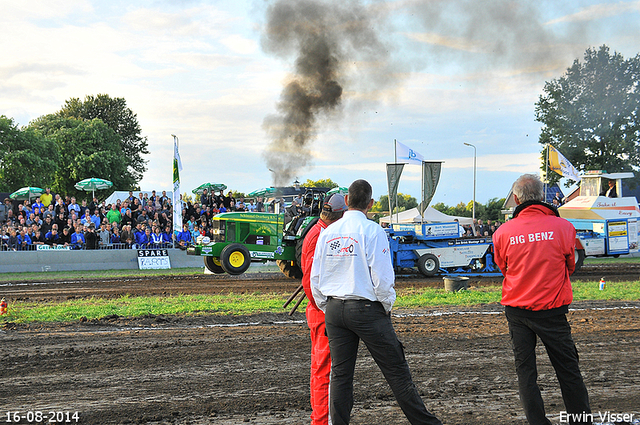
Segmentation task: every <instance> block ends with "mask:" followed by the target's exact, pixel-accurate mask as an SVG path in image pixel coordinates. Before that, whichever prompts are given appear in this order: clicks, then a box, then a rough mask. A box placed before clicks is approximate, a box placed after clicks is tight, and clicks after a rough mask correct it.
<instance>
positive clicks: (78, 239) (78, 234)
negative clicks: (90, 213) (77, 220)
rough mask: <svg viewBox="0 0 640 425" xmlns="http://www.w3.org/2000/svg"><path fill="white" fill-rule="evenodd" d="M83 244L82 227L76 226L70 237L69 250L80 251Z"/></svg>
mask: <svg viewBox="0 0 640 425" xmlns="http://www.w3.org/2000/svg"><path fill="white" fill-rule="evenodd" d="M84 244H85V239H84V235H83V234H82V225H78V227H76V231H75V233H74V234H73V235H71V241H70V245H71V249H82V247H83V246H84Z"/></svg>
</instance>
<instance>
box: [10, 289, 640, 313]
mask: <svg viewBox="0 0 640 425" xmlns="http://www.w3.org/2000/svg"><path fill="white" fill-rule="evenodd" d="M573 288H574V300H576V301H579V300H622V301H638V300H640V285H639V284H638V282H637V281H634V282H611V283H608V284H607V287H606V288H605V290H604V291H600V290H599V287H598V281H588V282H583V281H576V282H573ZM500 295H501V287H500V286H497V285H496V286H489V287H480V288H472V289H471V290H468V291H460V292H455V293H452V292H446V291H445V290H444V289H432V288H427V289H424V288H422V289H401V290H398V299H397V301H396V303H395V305H394V308H395V309H402V308H419V307H434V306H448V305H456V306H465V305H477V304H489V303H497V302H499V301H500ZM285 299H286V296H284V295H282V294H263V293H253V294H226V295H179V296H168V297H131V296H123V297H120V298H117V299H102V298H91V299H82V300H69V301H64V302H56V303H33V302H15V303H13V304H12V305H11V306H10V307H9V313H8V314H7V315H5V316H1V318H0V323H2V322H16V323H30V322H67V321H75V320H80V319H82V320H84V319H87V320H91V319H95V318H101V317H105V316H110V315H118V316H124V317H136V316H144V315H149V314H153V315H161V314H185V315H199V314H219V315H243V314H255V313H264V312H272V313H282V312H284V311H288V309H287V310H284V309H283V308H282V305H283V303H284V301H285ZM305 306H306V301H305V302H303V303H302V305H301V306H300V307H299V310H298V311H301V312H302V311H304V307H305Z"/></svg>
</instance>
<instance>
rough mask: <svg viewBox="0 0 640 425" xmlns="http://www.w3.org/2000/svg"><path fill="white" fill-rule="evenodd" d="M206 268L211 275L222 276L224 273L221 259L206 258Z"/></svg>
mask: <svg viewBox="0 0 640 425" xmlns="http://www.w3.org/2000/svg"><path fill="white" fill-rule="evenodd" d="M204 266H205V267H206V268H207V270H209V271H210V272H211V273H215V274H222V273H224V269H223V268H222V264H221V263H220V259H219V258H217V257H209V256H206V257H204Z"/></svg>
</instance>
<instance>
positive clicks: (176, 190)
mask: <svg viewBox="0 0 640 425" xmlns="http://www.w3.org/2000/svg"><path fill="white" fill-rule="evenodd" d="M172 136H173V238H174V241H175V237H176V235H177V232H181V231H182V201H181V200H180V171H182V161H180V153H179V152H178V137H177V136H175V135H173V134H172Z"/></svg>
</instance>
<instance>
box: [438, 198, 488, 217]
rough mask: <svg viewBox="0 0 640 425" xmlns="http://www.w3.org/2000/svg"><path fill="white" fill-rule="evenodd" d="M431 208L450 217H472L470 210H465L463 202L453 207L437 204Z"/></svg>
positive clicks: (465, 205) (441, 203) (465, 206)
mask: <svg viewBox="0 0 640 425" xmlns="http://www.w3.org/2000/svg"><path fill="white" fill-rule="evenodd" d="M476 204H477V202H476ZM432 207H433V208H434V209H436V210H438V211H440V212H441V213H444V214H447V215H452V216H455V217H471V215H472V214H471V210H470V209H467V204H465V203H464V202H460V203H459V204H458V205H456V206H454V207H450V206H448V205H445V204H444V203H443V202H438V203H437V204H433V205H432Z"/></svg>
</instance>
